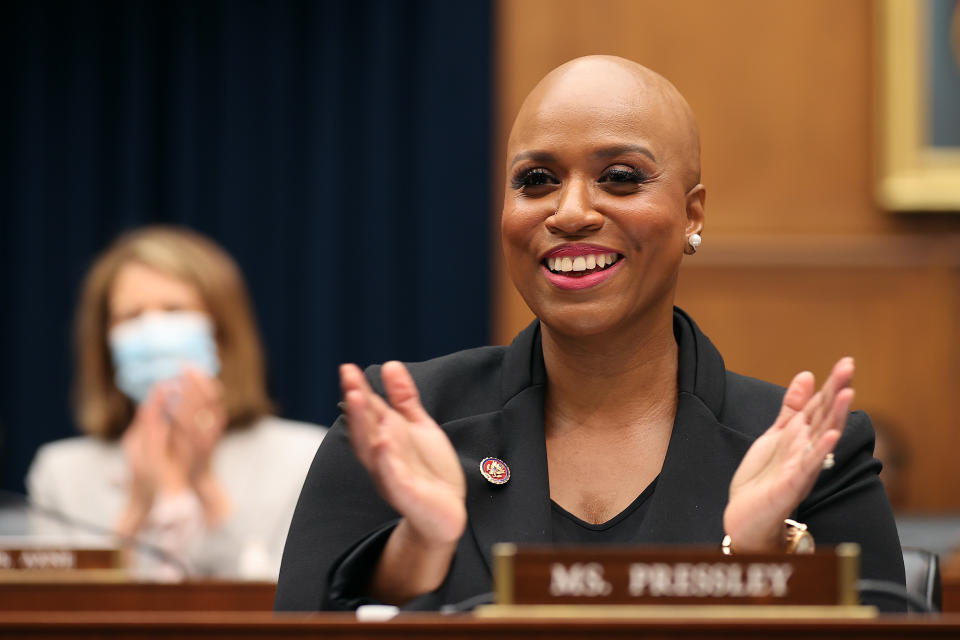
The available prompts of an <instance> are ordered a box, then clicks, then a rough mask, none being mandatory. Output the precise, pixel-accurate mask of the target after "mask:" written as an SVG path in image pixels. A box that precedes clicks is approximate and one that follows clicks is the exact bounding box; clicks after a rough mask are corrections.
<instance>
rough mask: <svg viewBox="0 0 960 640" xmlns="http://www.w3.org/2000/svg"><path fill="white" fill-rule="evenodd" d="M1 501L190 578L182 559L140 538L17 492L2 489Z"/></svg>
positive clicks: (0, 492)
mask: <svg viewBox="0 0 960 640" xmlns="http://www.w3.org/2000/svg"><path fill="white" fill-rule="evenodd" d="M0 499H2V502H14V503H16V504H17V505H18V506H22V507H25V508H26V509H27V511H28V513H29V512H33V513H38V514H40V515H43V516H46V517H48V518H51V519H53V520H56V521H58V522H60V523H62V524H65V525H67V526H70V527H73V528H76V529H78V530H81V531H84V532H85V533H91V534H95V535H98V536H106V537H109V538H113V539H115V540H118V541H119V542H120V544H121V545H123V546H125V547H130V548H132V549H134V550H136V551H137V552H140V553H144V554H146V555H149V556H152V557H154V558H155V559H157V560H159V561H160V562H162V563H164V564H166V565H169V566H172V567H174V568H175V569H177V571H179V572H180V574H181V575H182V576H183V577H184V578H189V577H190V569H189V568H188V567H187V565H186V563H184V562H183V561H182V560H181V559H180V558H178V557H176V556H175V555H174V554H172V553H170V552H169V551H167V550H166V549H164V548H162V547H159V546H157V545H155V544H151V543H149V542H146V541H144V540H142V539H140V538H139V537H138V536H121V535H119V534H117V532H115V531H113V530H112V529H110V528H108V527H104V526H101V525H99V524H95V523H92V522H88V521H86V520H82V519H80V518H76V517H74V516H71V515H68V514H66V513H64V512H62V511H60V510H58V509H54V508H52V507H48V506H45V505H42V504H40V503H38V502H36V501H34V500H33V499H31V498H30V496H28V495H26V494H23V493H18V492H16V491H9V490H7V489H0ZM0 506H5V505H0Z"/></svg>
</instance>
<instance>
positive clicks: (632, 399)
mask: <svg viewBox="0 0 960 640" xmlns="http://www.w3.org/2000/svg"><path fill="white" fill-rule="evenodd" d="M542 335H543V359H544V364H545V366H546V370H547V379H548V381H549V382H548V385H547V398H546V406H545V407H544V409H545V413H546V415H545V417H546V423H547V424H546V426H547V430H548V436H559V435H562V433H563V432H564V431H567V430H570V429H578V430H579V429H584V428H587V429H589V430H590V432H593V433H596V434H597V435H599V434H600V433H601V432H603V431H611V432H614V431H620V430H623V429H629V430H635V429H636V428H637V427H641V428H642V427H644V426H645V425H650V426H656V427H658V428H663V427H664V426H665V425H669V426H671V427H672V424H673V417H674V414H675V413H676V406H677V343H676V339H675V338H674V335H673V311H672V307H671V309H670V313H669V314H666V313H663V314H659V317H653V318H650V319H649V320H648V321H647V322H645V323H643V324H642V325H639V326H633V327H629V328H626V329H623V328H618V329H614V330H610V331H608V332H605V333H604V334H602V335H595V336H590V337H588V338H583V337H582V336H578V337H572V336H568V335H562V334H559V333H557V332H555V331H552V330H551V329H550V328H549V327H548V326H543V327H542Z"/></svg>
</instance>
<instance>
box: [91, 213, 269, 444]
mask: <svg viewBox="0 0 960 640" xmlns="http://www.w3.org/2000/svg"><path fill="white" fill-rule="evenodd" d="M130 262H138V263H141V264H144V265H146V266H148V267H151V268H153V269H156V270H158V271H160V272H162V273H164V274H167V275H169V276H172V277H175V278H177V279H179V280H183V281H184V282H187V283H189V284H190V285H192V286H194V287H196V289H197V290H198V291H199V292H200V297H201V298H202V299H203V301H204V304H205V305H206V307H207V310H208V311H209V313H210V316H211V318H212V320H213V325H214V328H215V335H216V340H217V346H218V351H219V357H220V363H221V365H220V375H219V378H220V380H221V382H222V383H223V387H224V402H225V408H226V411H227V415H228V421H229V422H228V427H227V428H236V427H238V426H245V425H247V424H249V423H250V422H251V421H253V420H255V419H256V418H259V417H260V416H262V415H264V414H267V413H269V412H271V411H272V410H273V406H272V403H271V402H270V399H269V397H268V396H267V390H266V376H265V372H264V358H263V349H262V347H261V346H260V339H259V337H258V335H257V328H256V322H255V320H254V318H253V312H252V309H251V306H250V298H249V296H248V295H247V290H246V286H245V285H244V283H243V277H242V276H241V274H240V269H239V268H238V267H237V265H236V263H235V262H234V261H233V259H231V258H230V256H229V255H227V253H226V252H225V251H224V250H223V249H221V248H220V247H218V246H217V245H216V244H214V243H213V242H212V241H211V240H209V239H207V238H205V237H204V236H202V235H200V234H198V233H196V232H193V231H190V230H188V229H182V228H177V227H169V226H149V227H143V228H140V229H137V230H135V231H132V232H129V233H126V234H124V235H122V236H120V237H119V238H117V240H116V241H115V242H114V243H113V244H112V245H111V246H110V247H109V248H108V249H107V250H106V251H104V252H103V253H102V254H101V255H100V256H99V257H98V258H97V259H96V261H95V262H94V264H93V267H91V269H90V271H89V272H88V273H87V276H86V278H85V280H84V282H83V286H82V289H81V293H80V300H79V303H78V305H77V313H76V319H75V325H74V340H75V348H76V360H77V363H76V364H77V366H76V374H75V376H76V377H75V379H74V386H73V393H74V397H73V400H74V408H75V415H76V420H77V424H78V425H79V426H80V428H81V429H82V430H83V431H84V432H85V433H87V434H88V435H93V436H100V437H103V438H107V439H114V438H118V437H119V436H120V435H121V434H122V433H123V432H124V430H125V429H126V428H127V425H128V424H129V423H130V421H131V420H132V419H133V414H134V411H135V407H134V405H133V403H132V402H131V401H130V399H129V398H127V397H126V396H125V395H124V394H123V392H121V391H120V390H119V389H118V388H117V386H116V384H115V383H114V373H115V372H114V366H113V360H112V358H111V355H110V348H109V346H108V343H107V332H108V328H109V323H110V308H109V302H110V293H111V290H112V288H113V282H114V279H115V278H116V275H117V272H118V271H120V268H121V267H123V266H124V265H126V264H128V263H130Z"/></svg>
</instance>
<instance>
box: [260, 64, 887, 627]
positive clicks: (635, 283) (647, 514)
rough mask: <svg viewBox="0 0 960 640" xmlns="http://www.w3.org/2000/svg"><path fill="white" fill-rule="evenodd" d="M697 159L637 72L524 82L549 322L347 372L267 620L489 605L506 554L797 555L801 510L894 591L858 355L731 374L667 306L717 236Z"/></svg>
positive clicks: (521, 228) (662, 101)
mask: <svg viewBox="0 0 960 640" xmlns="http://www.w3.org/2000/svg"><path fill="white" fill-rule="evenodd" d="M699 157H700V152H699V141H698V133H697V126H696V122H695V120H694V118H693V115H692V112H691V110H690V108H689V106H688V105H687V103H686V101H685V100H684V99H683V97H682V96H681V95H680V94H679V93H678V92H677V90H676V89H675V88H674V87H673V85H671V84H670V83H669V82H668V81H667V80H666V79H664V78H663V77H661V76H659V75H657V74H656V73H654V72H652V71H650V70H649V69H646V68H644V67H641V66H640V65H637V64H635V63H633V62H630V61H627V60H624V59H621V58H614V57H609V56H590V57H587V58H580V59H576V60H573V61H571V62H569V63H567V64H564V65H562V66H561V67H559V68H557V69H555V70H554V71H552V72H551V73H550V74H548V75H547V76H546V77H545V78H544V79H543V80H542V81H541V82H540V83H539V84H538V85H537V87H536V88H534V90H533V91H532V92H531V94H530V95H529V96H528V97H527V99H526V101H525V102H524V104H523V106H522V107H521V109H520V112H519V114H518V115H517V119H516V121H515V123H514V126H513V129H512V131H511V134H510V139H509V142H508V145H507V176H508V178H507V184H506V185H505V194H504V206H503V216H502V220H501V231H502V234H501V235H502V239H503V251H504V256H505V259H506V265H507V269H508V271H509V273H510V276H511V278H512V280H513V282H514V284H515V286H516V287H517V290H518V291H519V292H520V294H521V295H522V296H523V299H524V300H525V301H526V303H527V305H528V306H529V307H530V309H531V310H532V311H533V312H534V313H535V314H536V316H537V320H536V321H535V322H534V323H533V324H531V325H530V326H529V327H528V328H527V329H525V330H524V331H523V332H521V333H520V335H519V336H517V338H516V339H515V340H514V342H513V344H512V345H510V346H509V347H506V348H501V347H488V348H482V349H475V350H470V351H465V352H460V353H456V354H452V355H450V356H446V357H443V358H438V359H435V360H431V361H428V362H422V363H412V364H409V365H402V364H400V363H398V362H388V363H386V364H384V365H383V366H382V367H371V368H370V369H369V370H368V371H367V372H366V375H364V373H363V372H361V371H360V370H359V369H358V368H357V367H356V366H354V365H344V366H342V367H341V386H342V389H343V393H344V401H345V411H344V415H343V416H342V417H341V418H340V419H339V420H338V421H337V423H336V425H335V426H334V428H333V429H332V431H331V433H330V435H329V436H328V437H327V438H326V440H325V441H324V443H323V445H322V446H321V448H320V451H319V452H318V454H317V457H316V459H315V461H314V466H313V469H311V472H310V474H309V475H308V478H307V481H306V483H305V484H304V489H303V493H302V495H301V498H300V502H299V505H298V509H297V512H296V514H295V516H294V521H293V524H292V526H291V530H290V535H289V538H288V542H287V546H286V549H285V551H284V562H283V567H282V569H281V574H280V583H279V585H278V591H277V601H276V606H277V608H278V609H313V608H316V607H318V606H319V607H321V608H335V609H344V608H353V607H356V606H357V605H360V604H364V603H368V602H377V601H379V602H387V603H392V604H398V605H403V606H405V607H408V608H437V607H439V606H441V605H443V604H446V603H456V602H460V601H463V600H465V599H467V598H471V597H473V596H476V595H478V594H481V593H484V592H486V591H489V584H490V567H491V558H490V553H491V546H492V545H493V544H494V543H496V542H517V543H527V544H531V543H540V544H543V543H577V544H592V543H606V544H609V543H630V544H675V543H697V544H709V543H713V544H715V545H716V547H717V553H720V542H721V539H723V540H724V545H723V546H724V548H725V550H726V551H727V552H729V551H734V552H791V551H794V550H796V549H798V548H799V545H797V544H796V534H795V533H794V529H795V528H797V527H796V526H795V525H790V524H788V523H787V522H786V520H787V519H788V518H792V519H793V520H799V521H801V522H803V523H805V524H806V525H807V528H806V529H801V530H803V531H806V530H809V531H811V532H812V533H813V535H814V536H816V537H817V539H818V540H820V541H825V542H828V543H838V542H847V541H851V542H858V543H859V544H860V545H861V547H862V549H863V555H862V567H863V571H862V572H863V576H864V577H867V578H874V579H880V580H887V581H893V582H897V583H900V584H902V583H903V580H904V578H903V563H902V559H901V555H900V549H899V544H898V540H897V534H896V530H895V528H894V524H893V519H892V516H891V513H890V507H889V504H888V502H887V499H886V495H885V494H884V491H883V487H882V485H881V484H880V481H879V479H878V477H877V472H878V470H879V463H878V462H877V461H876V460H874V459H873V456H872V449H873V430H872V428H871V426H870V423H869V420H868V419H867V418H866V416H864V415H863V414H862V413H854V414H849V413H848V411H849V407H850V404H851V402H852V400H853V389H852V388H851V386H850V385H851V381H852V378H853V370H854V365H853V361H852V360H851V359H849V358H843V359H841V360H840V361H838V362H837V363H836V365H835V366H834V368H833V370H832V372H831V374H830V376H829V377H828V379H827V380H826V382H825V383H824V384H823V385H822V386H821V388H820V389H819V390H816V389H815V385H814V380H813V376H812V374H810V373H808V372H803V373H800V374H798V375H797V376H796V377H795V378H794V380H793V381H792V383H791V384H790V387H789V388H788V389H783V388H780V387H777V386H775V385H771V384H768V383H764V382H761V381H759V380H754V379H751V378H747V377H744V376H740V375H738V374H735V373H733V372H730V371H727V370H726V368H725V367H724V365H723V360H722V358H721V357H720V354H719V353H718V352H717V351H716V349H715V348H714V347H713V345H712V344H711V343H710V341H709V340H708V339H707V337H706V336H705V335H703V333H701V332H700V330H699V329H698V328H697V326H696V325H695V324H694V322H693V321H692V320H691V319H690V318H689V317H688V316H687V315H686V314H685V313H684V312H683V311H681V310H679V309H676V308H675V307H674V306H673V301H674V295H675V292H676V285H677V278H678V272H679V267H680V263H681V261H682V260H683V259H684V255H691V254H693V253H695V251H696V248H697V246H698V245H699V243H700V241H701V233H702V232H703V227H704V219H705V202H706V189H705V187H704V186H703V185H702V184H700V161H699ZM828 459H829V460H830V461H832V464H829V465H828V464H826V461H827V460H828ZM491 460H492V461H495V462H496V464H497V465H498V466H497V467H496V468H497V469H498V470H499V469H500V465H502V467H503V468H504V469H505V470H506V471H505V472H502V473H498V474H496V475H493V474H491V473H490V470H489V468H488V467H490V461H491ZM331 514H334V515H333V517H331ZM791 527H794V528H793V529H792V528H791ZM805 542H806V545H805V546H806V547H807V548H809V547H810V544H809V542H810V541H809V539H805ZM875 603H876V604H878V605H880V606H882V607H884V608H890V609H897V608H900V607H899V605H897V604H894V603H890V602H879V601H876V602H875Z"/></svg>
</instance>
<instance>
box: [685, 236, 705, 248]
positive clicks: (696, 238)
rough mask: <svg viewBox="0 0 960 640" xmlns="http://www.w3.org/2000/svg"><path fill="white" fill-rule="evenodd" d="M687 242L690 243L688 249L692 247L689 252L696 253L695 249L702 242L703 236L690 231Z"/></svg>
mask: <svg viewBox="0 0 960 640" xmlns="http://www.w3.org/2000/svg"><path fill="white" fill-rule="evenodd" d="M687 243H688V244H689V245H690V249H692V251H691V253H696V252H697V249H699V248H700V245H701V244H702V243H703V238H701V237H700V234H699V233H691V234H690V237H689V238H687Z"/></svg>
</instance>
